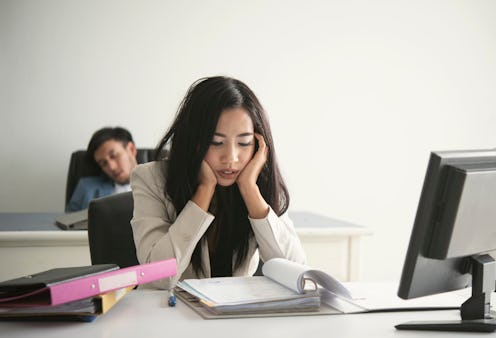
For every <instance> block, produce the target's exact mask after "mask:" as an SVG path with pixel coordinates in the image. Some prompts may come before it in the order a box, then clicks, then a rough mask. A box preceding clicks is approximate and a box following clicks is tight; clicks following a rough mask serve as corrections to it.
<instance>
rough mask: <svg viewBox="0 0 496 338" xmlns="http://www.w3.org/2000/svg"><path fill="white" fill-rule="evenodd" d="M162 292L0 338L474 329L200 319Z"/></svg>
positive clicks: (22, 327)
mask: <svg viewBox="0 0 496 338" xmlns="http://www.w3.org/2000/svg"><path fill="white" fill-rule="evenodd" d="M166 296H167V294H166V292H165V291H157V290H137V291H132V292H131V293H130V294H129V295H127V296H126V297H125V298H124V299H122V300H121V301H120V302H119V303H118V304H116V306H115V307H114V308H112V309H111V310H110V311H109V312H108V313H107V314H105V315H103V316H101V317H100V318H97V319H96V320H95V321H94V322H92V323H69V322H65V323H64V322H46V323H45V322H0V332H1V335H2V336H4V337H9V338H20V337H22V338H29V337H50V338H58V337H60V338H67V337H71V338H79V337H81V338H82V337H91V338H100V337H102V338H114V337H115V338H126V337H130V338H138V337H143V338H144V337H146V338H148V337H215V338H222V337H233V336H234V337H236V338H244V337H246V338H263V337H271V338H274V337H283V338H292V337H295V338H296V337H297V338H302V337H339V338H347V337H360V338H362V337H377V338H379V337H380V338H387V337H467V336H470V335H473V336H475V335H478V336H479V337H480V335H481V334H480V333H479V334H477V333H452V332H451V333H449V332H421V331H398V330H396V329H395V328H394V325H396V324H399V323H403V322H406V321H411V320H458V319H459V312H458V311H454V310H449V311H426V312H389V313H368V314H350V315H323V316H301V317H266V318H242V319H215V320H204V319H202V318H201V317H200V316H198V315H197V314H196V313H195V312H194V311H193V310H191V309H190V308H189V307H188V306H187V305H186V304H183V303H181V302H178V304H177V306H176V307H175V308H170V307H168V306H167V302H166V298H167V297H166Z"/></svg>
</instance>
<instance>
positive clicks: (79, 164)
mask: <svg viewBox="0 0 496 338" xmlns="http://www.w3.org/2000/svg"><path fill="white" fill-rule="evenodd" d="M136 160H137V161H138V163H146V162H150V161H153V160H154V149H150V148H140V149H138V152H137V154H136ZM99 175H102V170H101V169H100V167H99V166H98V165H97V164H96V163H95V162H94V161H89V160H88V158H87V157H86V150H76V151H74V152H73V153H72V154H71V159H70V162H69V170H68V171H67V183H66V187H65V205H67V203H69V200H70V199H71V196H72V193H73V192H74V189H76V185H77V183H78V181H79V179H80V178H81V177H85V176H99Z"/></svg>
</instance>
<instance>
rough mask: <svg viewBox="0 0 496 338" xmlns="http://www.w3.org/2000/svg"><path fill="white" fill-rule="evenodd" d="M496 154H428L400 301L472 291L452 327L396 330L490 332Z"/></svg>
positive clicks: (425, 325)
mask: <svg viewBox="0 0 496 338" xmlns="http://www.w3.org/2000/svg"><path fill="white" fill-rule="evenodd" d="M495 249H496V150H494V149H493V150H460V151H440V152H432V153H431V156H430V159H429V164H428V167H427V172H426V176H425V179H424V186H423V189H422V193H421V196H420V201H419V205H418V209H417V215H416V217H415V223H414V226H413V229H412V233H411V236H410V243H409V246H408V251H407V254H406V258H405V262H404V265H403V271H402V275H401V280H400V286H399V290H398V296H400V297H401V298H403V299H409V298H415V297H422V296H427V295H432V294H437V293H442V292H447V291H453V290H458V289H462V288H467V287H470V286H472V297H471V298H469V299H468V300H467V301H466V302H465V303H463V305H462V306H461V308H460V310H461V320H460V321H456V322H422V323H420V322H416V323H414V322H410V323H405V324H401V325H397V326H396V328H398V329H417V330H452V331H494V330H495V329H496V322H495V321H494V320H493V319H490V296H491V293H492V292H493V291H494V289H495V280H496V269H495V267H496V265H495V261H494V259H493V257H492V256H491V255H488V254H487V253H488V252H490V251H492V250H495Z"/></svg>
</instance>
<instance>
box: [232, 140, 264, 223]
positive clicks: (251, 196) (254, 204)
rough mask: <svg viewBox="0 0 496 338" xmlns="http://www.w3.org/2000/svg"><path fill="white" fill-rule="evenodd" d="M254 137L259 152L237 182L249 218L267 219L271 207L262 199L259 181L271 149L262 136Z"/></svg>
mask: <svg viewBox="0 0 496 338" xmlns="http://www.w3.org/2000/svg"><path fill="white" fill-rule="evenodd" d="M254 135H255V137H256V138H257V141H258V150H257V152H256V153H255V155H254V156H253V158H252V159H251V160H250V162H248V164H247V165H246V167H244V168H243V170H242V171H241V173H240V174H239V176H238V179H237V180H236V182H237V184H238V187H239V192H240V193H241V196H242V197H243V200H244V201H245V204H246V208H247V209H248V214H249V216H250V217H251V218H254V219H261V218H264V217H267V214H268V213H269V205H268V204H267V202H266V201H265V200H264V198H263V197H262V194H261V193H260V189H258V185H257V179H258V175H260V172H261V171H262V168H263V166H264V164H265V162H266V161H267V154H268V152H269V149H268V148H267V145H266V144H265V140H264V138H263V136H262V135H260V134H254Z"/></svg>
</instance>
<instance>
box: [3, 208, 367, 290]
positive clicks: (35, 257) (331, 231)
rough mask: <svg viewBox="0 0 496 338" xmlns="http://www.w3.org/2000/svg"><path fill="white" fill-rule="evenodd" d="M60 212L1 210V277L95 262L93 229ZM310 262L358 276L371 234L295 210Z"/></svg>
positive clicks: (340, 276) (345, 277)
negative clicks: (62, 224) (63, 219)
mask: <svg viewBox="0 0 496 338" xmlns="http://www.w3.org/2000/svg"><path fill="white" fill-rule="evenodd" d="M58 215H60V213H0V257H1V261H0V280H7V279H11V278H14V277H19V276H23V275H26V274H31V273H34V272H39V271H43V270H47V269H50V268H54V267H65V266H78V265H90V264H91V259H90V252H89V244H88V232H87V231H85V230H70V231H68V230H61V229H60V228H59V227H57V226H56V225H55V224H54V221H55V217H56V216H58ZM290 217H291V219H292V220H293V222H294V224H295V228H296V232H297V233H298V236H299V237H300V240H301V242H302V245H303V248H304V250H305V253H306V254H307V263H308V265H310V266H314V267H317V268H319V269H322V270H324V271H326V272H328V273H330V274H332V275H333V276H334V277H336V278H338V279H339V280H341V281H350V280H358V279H359V274H360V271H359V270H360V268H359V266H360V241H361V239H362V237H363V236H366V235H369V234H371V233H372V232H371V231H370V230H369V229H367V228H366V227H363V226H358V225H355V224H352V223H349V222H345V221H342V220H337V219H333V218H330V217H325V216H321V215H318V214H314V213H309V212H290Z"/></svg>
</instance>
